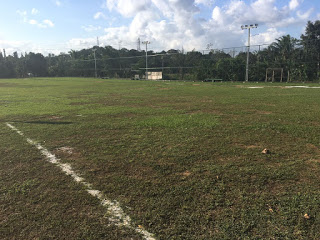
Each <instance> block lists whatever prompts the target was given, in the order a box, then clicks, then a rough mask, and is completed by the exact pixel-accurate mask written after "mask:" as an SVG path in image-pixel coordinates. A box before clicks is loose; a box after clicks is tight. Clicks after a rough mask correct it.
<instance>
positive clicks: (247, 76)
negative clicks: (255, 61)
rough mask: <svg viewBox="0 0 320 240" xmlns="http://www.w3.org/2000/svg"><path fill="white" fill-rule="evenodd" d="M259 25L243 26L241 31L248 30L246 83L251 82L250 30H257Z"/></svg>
mask: <svg viewBox="0 0 320 240" xmlns="http://www.w3.org/2000/svg"><path fill="white" fill-rule="evenodd" d="M257 27H258V24H250V25H242V26H241V29H242V30H243V29H248V47H247V64H246V82H248V81H249V52H250V29H251V28H257Z"/></svg>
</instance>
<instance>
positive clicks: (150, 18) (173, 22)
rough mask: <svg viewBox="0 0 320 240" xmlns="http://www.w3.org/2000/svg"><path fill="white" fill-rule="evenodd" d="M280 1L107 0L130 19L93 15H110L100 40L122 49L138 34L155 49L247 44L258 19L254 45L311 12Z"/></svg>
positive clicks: (294, 0) (79, 42)
mask: <svg viewBox="0 0 320 240" xmlns="http://www.w3.org/2000/svg"><path fill="white" fill-rule="evenodd" d="M52 1H53V2H58V1H55V0H52ZM279 2H280V1H276V0H250V1H243V0H228V1H214V0H104V3H105V7H106V9H103V11H108V10H109V11H110V12H111V11H112V12H117V13H119V14H120V15H122V17H125V18H126V21H125V22H129V23H126V24H123V25H122V26H119V25H118V24H119V23H120V20H119V19H118V18H116V20H114V19H115V17H116V16H117V15H115V14H110V16H109V15H108V14H107V13H105V12H103V11H102V10H101V11H99V12H96V13H95V14H94V15H93V18H94V19H97V20H98V19H99V20H102V19H105V20H108V21H106V23H105V26H110V27H105V28H104V35H103V36H99V40H100V42H101V43H103V44H104V45H112V46H114V47H116V48H118V43H119V41H122V46H123V47H126V48H136V42H137V39H138V38H140V39H141V40H149V41H151V45H150V48H151V49H153V50H155V51H158V50H168V49H170V48H176V49H181V48H182V47H184V49H185V50H187V51H188V50H192V49H198V50H200V49H205V48H206V46H207V44H209V43H212V48H223V47H233V46H243V45H245V44H246V41H247V34H246V33H247V32H245V31H242V30H241V28H240V26H241V25H243V24H254V23H258V24H259V27H258V29H254V30H253V31H252V34H253V35H252V44H263V43H271V42H272V41H274V40H275V39H276V38H279V37H281V36H282V35H283V34H286V33H285V31H284V30H283V29H282V28H287V27H290V26H296V27H297V28H299V29H300V27H301V29H302V28H303V27H304V26H305V24H306V21H307V20H308V19H309V18H310V17H311V16H313V15H312V13H313V12H312V11H313V9H309V10H305V9H303V11H302V7H301V6H302V4H301V3H302V2H303V0H283V1H281V3H280V4H279ZM59 3H60V2H59ZM218 3H219V4H218ZM60 4H61V3H60ZM204 8H206V9H209V11H211V17H209V18H205V17H204V15H203V14H202V13H203V12H202V11H203V9H204ZM17 13H18V14H19V15H20V16H21V18H22V19H27V20H28V16H27V13H25V12H24V11H19V12H18V11H17ZM206 14H207V13H206ZM315 15H316V14H315ZM319 17H320V14H318V18H319ZM33 18H35V17H33ZM35 19H36V20H38V22H37V23H38V24H37V26H38V27H42V28H48V27H50V26H51V27H53V26H54V24H53V23H52V22H51V23H52V24H49V22H46V23H45V22H44V21H40V20H39V19H37V18H35ZM112 19H113V20H112ZM28 21H29V20H28ZM28 21H27V22H28ZM113 21H114V22H117V26H118V27H113V26H114V25H113V24H112V23H113ZM34 25H36V24H34ZM81 28H82V29H83V30H85V31H87V32H94V31H99V30H101V29H102V28H101V27H99V26H94V25H86V26H82V27H81ZM94 34H95V35H96V33H94ZM95 44H96V37H93V38H84V39H81V38H74V39H71V40H70V41H69V42H68V46H71V47H72V48H73V49H76V48H85V47H92V46H94V45H95ZM141 47H142V46H141Z"/></svg>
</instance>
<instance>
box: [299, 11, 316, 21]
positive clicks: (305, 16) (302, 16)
mask: <svg viewBox="0 0 320 240" xmlns="http://www.w3.org/2000/svg"><path fill="white" fill-rule="evenodd" d="M313 11H314V9H313V8H310V9H309V10H307V11H306V12H304V13H302V12H301V11H297V16H298V17H299V19H301V20H304V21H306V20H308V19H309V18H310V15H311V14H312V12H313Z"/></svg>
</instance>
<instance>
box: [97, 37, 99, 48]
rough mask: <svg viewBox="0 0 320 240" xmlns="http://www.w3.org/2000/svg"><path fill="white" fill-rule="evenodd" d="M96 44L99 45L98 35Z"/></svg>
mask: <svg viewBox="0 0 320 240" xmlns="http://www.w3.org/2000/svg"><path fill="white" fill-rule="evenodd" d="M97 46H98V47H99V37H97Z"/></svg>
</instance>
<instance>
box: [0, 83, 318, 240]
mask: <svg viewBox="0 0 320 240" xmlns="http://www.w3.org/2000/svg"><path fill="white" fill-rule="evenodd" d="M287 85H291V84H271V83H268V84H264V83H263V84H261V83H259V84H255V83H249V84H248V83H247V84H239V83H236V84H233V83H214V84H212V83H197V84H194V83H188V82H151V81H150V82H146V81H129V80H109V79H108V80H101V81H100V80H99V81H97V80H96V79H84V78H82V79H81V78H54V79H50V78H48V79H39V78H38V79H23V80H21V79H20V80H0V108H1V110H2V114H1V116H0V121H1V122H2V125H0V135H1V138H0V141H1V142H0V144H1V146H2V147H1V149H0V156H1V161H0V165H1V166H0V182H1V184H0V194H1V195H0V196H1V201H0V219H2V220H1V222H0V235H1V236H5V238H7V239H15V238H16V239H18V238H22V236H23V237H24V238H27V239H32V238H40V239H42V238H48V237H49V238H56V239H57V238H58V239H59V238H60V239H63V238H73V239H77V238H79V239H101V238H107V239H131V238H134V239H139V236H138V235H137V234H135V233H133V232H132V231H130V230H128V229H121V228H118V227H115V226H113V225H109V223H108V220H107V218H106V217H105V210H104V209H103V208H102V207H100V206H99V203H98V200H96V199H94V198H92V197H90V196H89V195H88V194H86V193H85V192H84V191H83V189H82V188H81V186H78V185H76V184H75V183H73V182H72V181H71V179H70V178H69V177H67V176H64V175H63V174H62V173H60V172H59V170H58V169H57V168H55V167H54V166H51V165H50V164H49V163H47V162H45V161H44V160H43V158H42V157H41V155H40V154H39V153H38V152H37V150H36V149H33V148H32V147H31V146H30V145H28V144H27V143H25V142H24V139H22V138H21V137H20V136H19V135H17V134H15V133H14V132H12V131H10V130H9V129H8V128H7V127H6V126H5V122H12V124H13V125H14V126H16V127H17V128H19V129H20V130H22V131H23V132H24V133H25V135H26V136H27V137H30V138H32V139H34V140H36V141H39V142H40V143H41V144H43V145H44V146H45V147H46V148H48V149H49V150H50V151H51V152H54V153H55V154H56V155H57V156H58V157H60V158H61V160H62V161H65V162H68V163H70V164H71V165H72V166H73V167H74V168H75V169H76V170H77V171H79V172H81V173H82V174H83V177H85V178H86V179H88V181H89V182H91V183H93V185H94V188H96V189H99V190H101V191H102V192H103V193H104V194H105V195H106V196H108V197H109V198H110V199H116V200H118V201H119V202H120V203H121V205H122V206H123V208H124V210H125V212H126V213H127V214H128V215H130V216H131V217H132V218H133V220H134V222H135V224H136V225H141V226H142V227H144V228H145V229H147V230H148V231H149V232H152V233H155V236H156V237H157V238H159V239H246V238H247V239H319V238H320V231H319V229H320V216H319V212H320V190H319V184H318V183H319V180H320V172H319V167H320V160H319V159H320V150H319V148H320V139H319V132H320V120H319V116H320V90H319V89H316V88H315V89H312V88H308V89H304V88H284V86H287ZM299 85H301V84H299ZM255 86H260V87H264V88H252V89H251V88H248V87H255ZM309 86H319V85H316V84H313V85H312V84H309ZM264 148H268V149H269V150H270V151H271V154H268V155H264V154H261V151H262V150H263V149H264ZM305 214H308V216H310V218H306V217H305ZM67 236H68V237H67Z"/></svg>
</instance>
